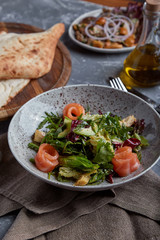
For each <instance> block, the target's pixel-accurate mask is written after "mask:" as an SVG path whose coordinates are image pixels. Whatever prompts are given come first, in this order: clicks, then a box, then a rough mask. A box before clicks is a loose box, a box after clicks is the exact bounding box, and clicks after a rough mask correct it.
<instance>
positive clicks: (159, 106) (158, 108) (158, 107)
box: [155, 105, 160, 114]
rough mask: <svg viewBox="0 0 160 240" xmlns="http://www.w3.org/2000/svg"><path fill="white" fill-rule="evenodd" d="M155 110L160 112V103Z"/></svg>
mask: <svg viewBox="0 0 160 240" xmlns="http://www.w3.org/2000/svg"><path fill="white" fill-rule="evenodd" d="M155 110H156V111H157V112H158V113H159V114H160V105H158V106H157V107H155Z"/></svg>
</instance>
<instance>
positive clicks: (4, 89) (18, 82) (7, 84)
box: [0, 79, 30, 108]
mask: <svg viewBox="0 0 160 240" xmlns="http://www.w3.org/2000/svg"><path fill="white" fill-rule="evenodd" d="M29 82H30V79H8V80H1V81H0V108H2V107H4V106H5V105H7V104H8V103H9V102H10V101H11V99H12V98H14V97H15V96H16V95H17V94H18V93H19V92H20V91H22V90H23V88H24V87H25V86H26V85H27V84H28V83H29Z"/></svg>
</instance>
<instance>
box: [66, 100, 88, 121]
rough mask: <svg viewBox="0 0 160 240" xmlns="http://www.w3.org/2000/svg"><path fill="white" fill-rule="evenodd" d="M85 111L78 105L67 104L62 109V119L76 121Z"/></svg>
mask: <svg viewBox="0 0 160 240" xmlns="http://www.w3.org/2000/svg"><path fill="white" fill-rule="evenodd" d="M84 114H85V110H84V107H83V106H82V105H80V104H79V103H69V104H67V105H66V106H65V107H64V109H63V117H65V116H66V117H68V118H70V119H71V120H77V118H78V117H79V116H80V115H84Z"/></svg>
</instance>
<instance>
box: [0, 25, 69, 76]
mask: <svg viewBox="0 0 160 240" xmlns="http://www.w3.org/2000/svg"><path fill="white" fill-rule="evenodd" d="M64 31H65V27H64V24H63V23H58V24H56V25H54V26H53V27H51V28H50V29H48V30H46V31H44V32H40V33H28V34H16V33H7V34H1V36H0V80H6V79H22V78H23V79H32V78H39V77H41V76H43V75H45V74H46V73H48V72H49V71H50V69H51V66H52V62H53V59H54V55H55V50H56V45H57V43H58V40H59V38H60V37H61V36H62V34H63V33H64Z"/></svg>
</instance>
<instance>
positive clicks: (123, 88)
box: [116, 77, 128, 92]
mask: <svg viewBox="0 0 160 240" xmlns="http://www.w3.org/2000/svg"><path fill="white" fill-rule="evenodd" d="M116 80H117V84H118V85H119V86H120V89H122V90H123V91H125V92H128V91H127V88H126V87H125V86H124V84H123V82H122V80H121V79H120V78H119V77H117V78H116Z"/></svg>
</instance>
